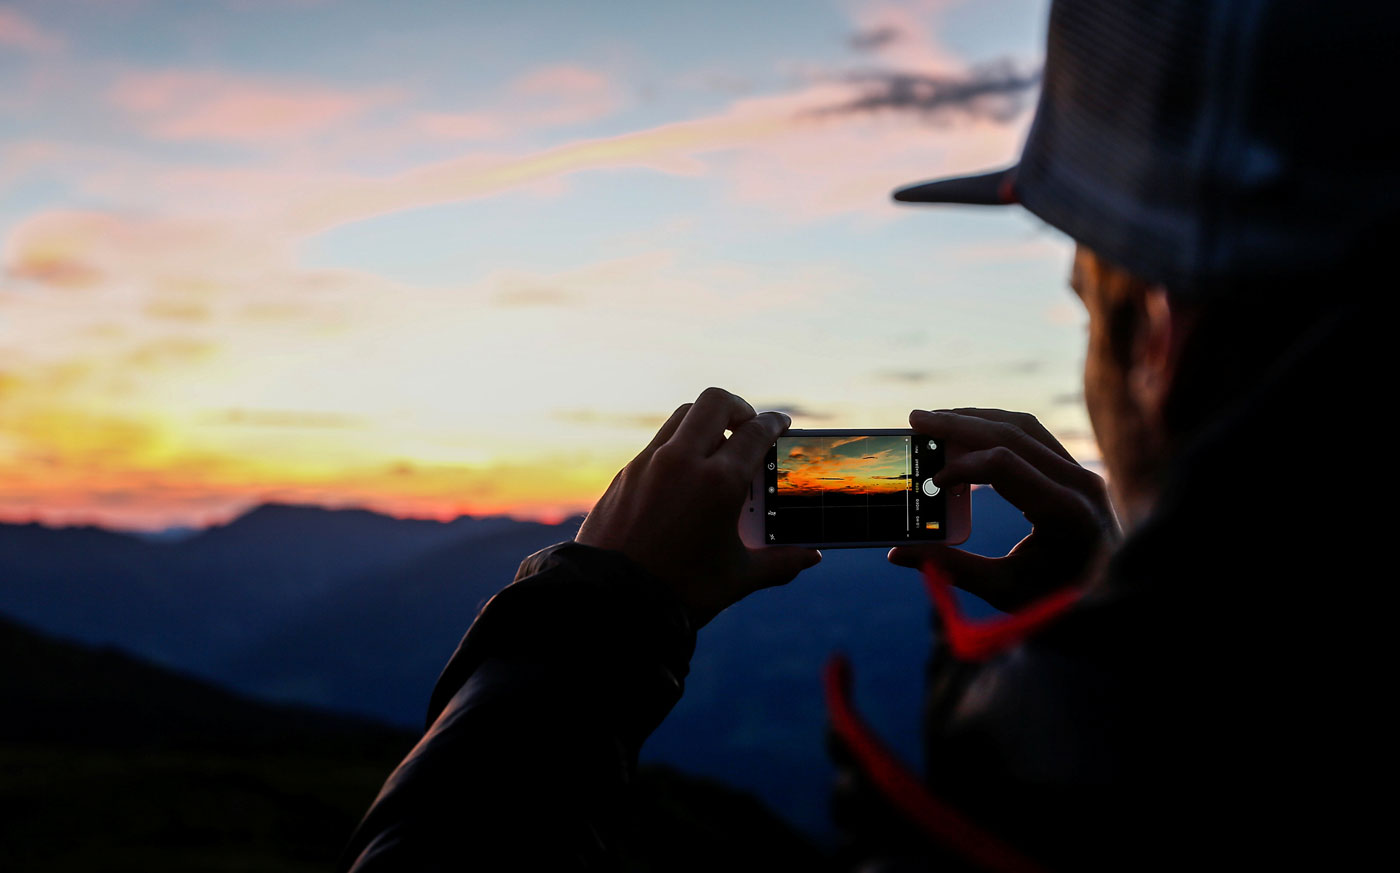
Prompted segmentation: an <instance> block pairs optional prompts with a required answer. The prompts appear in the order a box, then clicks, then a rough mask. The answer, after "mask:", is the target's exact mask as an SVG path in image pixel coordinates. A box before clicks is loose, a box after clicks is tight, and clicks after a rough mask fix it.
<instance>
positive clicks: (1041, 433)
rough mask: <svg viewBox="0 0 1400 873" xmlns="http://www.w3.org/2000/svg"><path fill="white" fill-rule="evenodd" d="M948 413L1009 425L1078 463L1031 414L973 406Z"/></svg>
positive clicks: (1068, 459)
mask: <svg viewBox="0 0 1400 873" xmlns="http://www.w3.org/2000/svg"><path fill="white" fill-rule="evenodd" d="M947 411H949V412H954V413H956V414H958V415H968V416H972V417H974V418H985V419H987V420H988V421H999V422H1001V423H1003V424H1009V425H1011V426H1013V427H1016V428H1019V429H1020V430H1022V431H1023V432H1024V433H1025V434H1026V435H1027V436H1029V437H1030V438H1031V439H1033V440H1035V441H1036V442H1038V443H1040V444H1041V445H1043V446H1045V447H1046V448H1048V449H1050V450H1051V451H1052V452H1054V453H1055V454H1057V455H1059V456H1060V457H1062V458H1064V459H1065V460H1066V461H1070V462H1072V463H1077V462H1076V461H1075V460H1074V456H1073V455H1071V454H1070V453H1069V451H1068V450H1067V449H1065V447H1064V446H1063V445H1061V444H1060V441H1059V440H1057V439H1055V435H1054V434H1052V433H1050V431H1049V430H1047V429H1046V427H1045V425H1043V424H1041V423H1040V419H1038V418H1036V417H1035V416H1034V415H1031V414H1030V413H1029V412H1010V411H1008V410H1005V409H981V408H978V407H971V406H968V407H959V408H956V409H951V410H947Z"/></svg>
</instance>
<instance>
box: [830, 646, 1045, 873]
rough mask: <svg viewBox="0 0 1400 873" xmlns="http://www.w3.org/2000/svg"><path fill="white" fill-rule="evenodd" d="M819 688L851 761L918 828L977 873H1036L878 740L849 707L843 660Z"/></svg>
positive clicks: (834, 660) (834, 662) (833, 663)
mask: <svg viewBox="0 0 1400 873" xmlns="http://www.w3.org/2000/svg"><path fill="white" fill-rule="evenodd" d="M822 686H823V688H824V690H825V694H826V708H827V712H828V713H830V715H831V728H832V730H833V731H834V732H835V733H836V735H837V736H838V737H840V738H841V740H842V742H844V743H845V745H846V747H847V748H848V749H850V751H851V754H852V755H854V756H855V759H856V763H857V764H858V765H859V767H860V769H861V772H863V773H865V775H866V776H868V777H869V778H870V780H871V781H872V782H873V783H874V784H875V787H876V788H877V789H878V790H879V792H880V793H881V794H882V795H883V796H885V797H886V798H888V799H889V800H890V802H892V803H893V804H894V805H895V807H896V808H897V809H899V810H901V811H902V812H903V813H904V815H905V816H906V817H908V818H909V820H910V821H911V822H913V823H914V824H915V825H916V826H917V827H918V828H919V829H921V830H922V831H924V832H925V833H926V834H928V835H929V836H930V837H932V838H933V839H934V840H937V841H938V842H939V843H940V844H941V845H943V846H946V847H947V848H948V849H950V850H952V851H953V852H955V853H957V854H959V855H961V856H962V857H963V858H964V859H966V860H967V861H970V862H972V863H973V864H974V865H976V866H977V867H978V868H980V869H983V870H990V871H995V873H1041V871H1042V869H1043V868H1041V867H1040V866H1039V865H1038V864H1036V863H1035V862H1034V861H1032V860H1031V859H1030V858H1028V857H1026V856H1025V855H1022V854H1021V853H1020V852H1018V851H1016V850H1015V849H1013V848H1011V847H1010V846H1008V845H1007V844H1006V843H1003V842H1002V841H1001V840H999V839H997V837H996V836H994V835H993V834H992V833H991V832H989V831H987V830H985V829H983V828H982V827H981V826H979V825H978V824H977V823H976V822H974V821H973V820H972V819H970V818H968V817H967V816H965V815H963V814H962V813H961V812H959V811H958V810H957V809H956V808H954V807H952V806H950V805H948V804H947V803H946V802H944V801H942V800H940V799H939V798H937V797H935V796H933V794H932V793H930V792H929V790H928V788H926V787H925V786H924V784H923V783H922V782H920V781H919V780H918V779H917V778H915V777H914V775H913V774H912V773H910V771H909V768H908V767H906V766H905V765H904V763H903V762H902V761H900V760H899V758H898V757H897V756H896V755H895V754H894V752H892V751H890V749H889V748H888V747H887V746H885V744H884V743H882V742H881V741H880V738H879V737H877V736H876V735H875V733H874V732H873V731H872V730H871V729H870V727H869V726H868V725H866V723H865V721H864V720H863V719H861V717H860V715H859V714H858V713H857V712H856V710H855V706H854V704H853V703H852V702H851V665H850V663H849V662H848V661H847V660H846V658H845V656H843V655H832V656H831V658H830V659H829V660H828V661H827V662H826V667H825V669H824V670H823V671H822Z"/></svg>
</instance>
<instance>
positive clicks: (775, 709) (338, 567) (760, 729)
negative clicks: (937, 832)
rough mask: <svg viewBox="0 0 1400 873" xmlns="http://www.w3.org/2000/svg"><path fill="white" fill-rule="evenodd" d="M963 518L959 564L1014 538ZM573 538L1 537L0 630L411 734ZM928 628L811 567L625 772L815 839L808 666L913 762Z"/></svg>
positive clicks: (453, 529)
mask: <svg viewBox="0 0 1400 873" xmlns="http://www.w3.org/2000/svg"><path fill="white" fill-rule="evenodd" d="M972 506H973V536H972V538H971V539H970V540H969V542H968V543H967V548H969V549H970V550H972V551H977V552H980V553H983V554H991V553H997V554H1000V553H1004V552H1005V551H1006V550H1007V549H1009V548H1010V547H1011V546H1012V545H1014V544H1015V543H1016V542H1017V541H1018V540H1019V539H1020V538H1021V537H1022V536H1024V535H1025V533H1026V532H1027V531H1028V530H1029V525H1028V524H1027V522H1026V521H1025V519H1024V518H1023V517H1022V516H1021V514H1020V512H1019V511H1017V510H1016V509H1015V508H1014V507H1011V506H1010V505H1009V504H1007V503H1006V502H1005V501H1004V500H1002V499H1001V498H1000V497H998V496H997V495H996V494H995V492H993V491H991V490H990V489H978V490H977V491H976V492H975V493H974V497H973V501H972ZM577 526H578V520H577V519H575V520H571V521H569V522H566V523H563V524H560V525H547V524H539V523H535V522H526V521H515V520H511V519H505V518H484V519H474V518H462V519H458V520H456V521H454V522H450V523H439V522H430V521H411V520H400V519H393V518H389V517H386V516H381V515H377V514H375V513H371V512H366V511H363V510H328V509H320V508H313V507H296V506H264V507H259V508H258V509H255V510H253V511H252V512H250V513H248V514H247V515H245V516H243V517H241V518H239V519H237V520H235V521H234V522H232V523H231V524H228V525H225V526H222V527H217V528H211V529H209V530H207V531H204V532H202V533H200V534H198V535H196V536H193V537H189V538H186V539H183V540H180V541H177V542H159V541H157V542H151V541H145V540H141V539H138V538H135V537H130V536H125V535H121V534H114V533H110V532H107V531H101V530H95V529H90V528H89V529H83V528H78V529H57V530H53V529H48V528H43V527H41V526H38V525H0V579H3V580H4V582H3V583H0V613H4V614H8V615H11V616H13V617H15V618H17V619H19V620H21V621H23V622H25V623H26V624H29V625H32V626H34V627H36V628H39V629H42V630H43V631H45V632H47V633H50V634H53V635H56V636H60V637H64V638H68V639H73V640H77V641H81V642H85V643H88V644H97V645H104V646H110V647H116V648H119V649H121V650H124V651H126V652H129V653H131V654H134V655H138V656H140V657H141V658H143V659H146V660H148V661H151V662H154V663H157V664H160V665H162V666H165V667H169V668H173V669H177V670H180V671H182V672H184V673H187V674H191V675H192V676H194V677H198V678H200V679H202V680H207V681H212V682H215V683H218V684H219V685H220V686H222V687H224V688H226V689H229V690H232V691H235V692H238V693H240V694H242V695H245V696H251V697H256V698H259V699H261V700H266V701H275V702H281V703H295V704H310V705H315V706H318V707H321V708H324V709H327V710H332V711H336V712H340V713H343V714H348V715H353V716H356V717H359V718H361V719H370V720H375V721H381V722H385V723H388V724H391V725H394V726H396V727H399V728H403V729H408V730H417V729H421V727H422V719H423V715H424V712H425V709H426V704H427V698H428V693H429V691H430V690H431V688H432V685H433V683H434V681H435V680H436V678H437V675H438V673H439V671H440V670H441V668H442V666H443V664H444V663H445V662H446V660H447V658H448V656H450V655H451V653H452V651H453V649H454V648H455V646H456V645H457V643H458V641H459V640H460V638H461V635H462V633H463V632H464V631H465V630H466V628H467V627H468V626H469V625H470V623H471V621H472V619H473V618H474V617H475V615H476V613H477V611H478V610H479V608H480V607H481V605H482V604H483V603H484V602H485V601H486V600H487V599H488V598H490V596H491V595H492V594H494V593H495V592H496V591H498V590H500V589H501V588H502V587H504V586H505V585H506V584H508V583H509V582H510V580H511V579H512V578H513V576H514V574H515V571H516V567H517V566H518V564H519V562H520V561H521V559H523V558H524V557H525V556H527V555H528V554H530V553H532V552H534V551H536V550H538V549H540V548H543V547H544V546H546V545H549V544H551V543H554V542H558V541H561V540H567V539H570V538H572V536H573V535H574V533H575V532H576V531H577ZM972 608H973V609H974V610H977V609H982V610H986V607H985V606H979V605H977V604H975V603H974V604H972ZM928 622H929V607H928V603H927V601H926V598H925V596H924V593H923V590H922V586H921V585H920V584H919V583H918V576H917V574H916V573H913V572H912V571H909V570H905V569H901V568H897V567H893V566H891V565H889V564H888V563H887V562H886V561H885V560H884V556H883V553H882V552H880V551H877V550H864V549H862V550H830V551H828V552H826V554H825V559H824V561H823V562H822V563H821V564H820V565H818V566H817V567H815V568H813V569H812V570H810V571H808V572H806V573H804V574H803V575H802V576H801V577H799V578H798V579H797V580H796V581H794V582H793V583H791V584H789V585H788V586H785V587H782V588H777V589H771V590H767V591H761V592H758V593H757V594H755V595H753V596H752V597H750V598H748V599H747V600H746V601H745V602H744V603H742V604H740V605H738V606H736V607H734V608H731V609H729V610H727V611H726V612H724V613H722V614H721V615H720V616H719V617H717V618H716V619H715V620H714V621H713V622H711V623H710V625H708V626H707V627H706V628H705V629H704V630H702V631H701V634H700V640H699V645H698V647H697V651H696V656H695V659H694V661H693V663H692V670H691V676H690V678H689V679H688V680H687V689H686V694H685V696H684V698H683V699H682V700H681V702H680V704H679V705H678V706H677V707H676V710H675V711H674V712H673V714H672V716H671V717H670V718H669V719H668V720H667V721H666V722H665V723H664V724H663V725H662V727H661V728H660V729H659V730H658V731H657V732H656V734H655V735H654V736H653V737H652V739H651V740H650V741H649V742H648V744H647V746H646V747H644V749H643V756H644V760H646V761H649V762H652V763H655V764H665V765H669V766H673V767H676V768H679V769H680V770H682V771H685V772H687V773H692V774H699V775H703V776H706V777H711V778H715V779H718V780H720V781H722V782H725V783H727V784H730V785H734V786H736V787H738V788H741V789H744V790H748V791H752V792H754V793H755V794H757V795H758V796H759V797H761V798H762V799H763V800H765V801H766V802H768V803H769V804H770V805H772V806H773V807H774V808H775V809H777V810H778V811H779V812H781V813H782V814H783V815H784V816H785V817H786V818H787V819H788V820H789V821H791V822H793V823H795V824H797V825H799V826H801V827H802V828H804V829H806V830H807V831H809V832H812V833H820V832H822V831H823V830H824V829H825V828H828V827H829V825H828V823H827V813H826V797H827V786H828V780H829V768H828V766H827V763H826V755H825V750H824V748H823V739H822V738H823V724H824V721H825V714H824V712H823V710H822V703H821V696H820V689H819V687H818V684H817V683H818V675H819V673H820V669H821V666H822V664H823V662H824V661H825V659H826V658H827V657H828V656H829V654H830V653H831V652H832V651H834V650H838V649H839V650H842V651H845V652H846V653H847V654H849V655H850V657H851V659H852V661H853V663H854V665H855V670H856V676H857V686H856V693H857V697H858V700H859V702H860V705H861V707H862V709H863V711H864V712H865V713H866V715H867V716H868V718H869V719H870V721H871V723H872V724H873V725H874V726H875V727H876V728H877V729H878V730H879V731H880V732H881V733H882V734H883V735H885V736H886V738H887V739H889V741H890V742H891V743H892V745H894V747H895V748H896V749H897V750H898V751H900V752H901V753H902V754H905V755H906V756H907V757H909V758H910V759H911V761H913V760H914V758H915V755H916V753H917V748H918V743H917V730H918V711H919V702H920V699H921V696H922V675H923V667H924V659H925V658H926V656H927V652H928V647H929V630H928V628H929V624H928Z"/></svg>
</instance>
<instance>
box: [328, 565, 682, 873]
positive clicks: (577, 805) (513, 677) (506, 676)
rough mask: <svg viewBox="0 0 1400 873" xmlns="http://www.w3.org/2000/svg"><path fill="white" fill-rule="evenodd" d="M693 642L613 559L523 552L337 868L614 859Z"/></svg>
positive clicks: (593, 863)
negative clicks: (639, 776)
mask: <svg viewBox="0 0 1400 873" xmlns="http://www.w3.org/2000/svg"><path fill="white" fill-rule="evenodd" d="M694 645H695V634H694V631H693V630H692V629H691V627H690V625H689V622H688V621H687V619H686V616H685V613H684V611H683V609H682V608H681V606H680V604H679V602H678V601H676V600H675V598H674V596H673V595H671V593H670V592H669V591H668V590H666V589H665V588H664V587H663V586H662V584H661V583H660V582H658V581H657V580H656V579H654V578H652V577H651V576H649V575H648V574H647V573H645V572H644V571H643V570H642V569H641V568H639V567H637V566H636V565H635V564H633V563H632V562H631V561H629V560H628V559H627V558H625V557H623V556H622V555H620V554H618V553H615V552H608V551H603V550H600V549H593V548H589V547H587V546H581V545H578V544H575V543H564V544H560V545H557V546H552V547H550V548H548V549H545V550H544V551H542V552H539V553H536V554H535V555H532V556H531V557H530V558H528V559H526V561H525V563H524V564H522V565H521V568H520V572H519V573H518V574H517V576H516V581H515V582H514V583H513V584H512V585H510V586H508V587H507V588H505V589H504V590H502V591H501V592H500V593H499V594H497V595H496V596H495V597H493V598H492V599H491V600H490V602H488V603H487V605H486V607H485V608H484V609H483V610H482V611H481V613H480V615H479V616H478V617H477V619H476V621H475V622H474V623H473V624H472V626H471V629H470V630H469V631H468V632H467V634H466V636H465V637H464V638H463V640H462V643H461V645H460V646H459V647H458V649H457V652H456V653H455V654H454V655H453V657H452V659H451V661H449V663H448V665H447V667H446V669H445V670H444V671H443V673H442V677H441V678H440V679H439V680H438V683H437V687H436V688H435V689H434V691H433V695H432V699H431V701H430V704H429V711H428V725H429V726H428V729H427V732H426V733H425V734H424V736H423V738H422V739H421V740H420V741H419V742H418V744H417V745H416V746H415V747H414V748H413V750H412V751H411V752H409V754H408V756H407V757H406V758H405V759H404V760H403V762H402V763H401V764H399V766H398V768H397V769H396V770H395V771H394V772H393V774H391V775H390V776H389V779H388V781H387V782H386V783H385V784H384V788H383V789H382V790H381V791H380V793H379V796H378V798H376V800H375V802H374V804H373V806H371V808H370V810H369V812H368V813H367V814H366V815H365V818H364V820H363V821H362V822H361V823H360V826H359V828H358V829H357V830H356V832H355V834H354V836H353V837H352V838H351V841H350V844H349V846H348V847H347V849H346V852H345V855H344V860H343V862H342V865H341V867H342V869H347V868H348V869H352V870H354V871H357V873H369V871H381V870H395V871H405V870H411V871H418V870H424V871H426V870H434V871H435V870H467V869H470V870H492V869H502V868H509V869H552V870H588V869H607V868H612V867H615V866H617V865H618V864H619V862H620V860H621V858H622V852H623V845H624V844H625V842H626V837H627V833H628V830H629V828H630V827H631V820H632V819H631V812H630V804H629V790H630V784H631V781H632V779H633V777H634V775H635V771H636V765H637V754H638V751H639V749H640V747H641V744H642V742H643V740H645V739H646V737H647V736H648V735H649V734H650V733H651V732H652V730H654V729H655V728H656V726H657V725H658V724H660V722H661V720H662V719H663V718H664V717H665V716H666V714H667V713H668V712H670V710H671V707H672V706H674V705H675V703H676V701H677V700H679V699H680V696H681V691H682V683H683V680H684V678H685V675H686V672H687V670H688V667H689V661H690V656H691V653H692V651H693V650H694Z"/></svg>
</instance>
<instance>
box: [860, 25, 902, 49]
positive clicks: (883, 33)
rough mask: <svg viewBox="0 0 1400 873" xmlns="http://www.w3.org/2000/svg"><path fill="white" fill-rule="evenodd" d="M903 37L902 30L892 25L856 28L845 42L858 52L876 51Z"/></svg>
mask: <svg viewBox="0 0 1400 873" xmlns="http://www.w3.org/2000/svg"><path fill="white" fill-rule="evenodd" d="M901 39H904V31H903V30H901V29H899V28H898V27H894V26H892V25H885V26H884V27H872V28H869V29H867V30H858V31H856V32H855V33H853V34H851V37H850V39H849V40H847V42H848V43H849V44H850V46H851V48H853V49H855V50H856V51H858V52H877V51H879V50H880V49H882V48H884V47H885V46H887V45H889V44H891V43H895V42H899V41H900V40H901Z"/></svg>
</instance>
